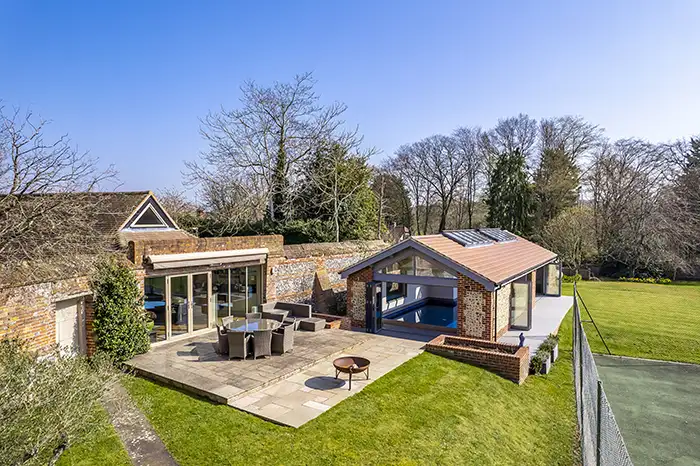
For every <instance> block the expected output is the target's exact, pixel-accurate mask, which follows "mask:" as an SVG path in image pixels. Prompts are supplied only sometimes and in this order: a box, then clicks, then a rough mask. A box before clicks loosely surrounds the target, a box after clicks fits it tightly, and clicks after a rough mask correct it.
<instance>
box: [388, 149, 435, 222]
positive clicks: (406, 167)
mask: <svg viewBox="0 0 700 466" xmlns="http://www.w3.org/2000/svg"><path fill="white" fill-rule="evenodd" d="M422 164H423V161H422V159H421V154H420V151H419V147H418V145H417V144H415V143H412V144H404V145H403V146H401V147H399V149H398V150H397V151H396V154H395V155H394V157H392V159H391V161H390V166H391V170H392V172H393V173H394V175H395V176H397V177H399V178H401V179H402V180H403V182H404V184H405V185H406V188H407V190H408V194H409V197H410V199H411V204H412V206H413V210H414V212H413V215H412V218H413V219H414V221H415V228H414V227H411V231H412V232H415V234H418V235H420V234H425V233H427V225H428V220H429V217H430V212H431V208H430V207H431V203H432V202H433V200H434V199H433V192H432V190H431V187H430V185H429V184H428V183H426V181H425V178H424V177H422V176H421V175H420V170H421V169H422ZM421 213H422V214H423V221H422V222H421Z"/></svg>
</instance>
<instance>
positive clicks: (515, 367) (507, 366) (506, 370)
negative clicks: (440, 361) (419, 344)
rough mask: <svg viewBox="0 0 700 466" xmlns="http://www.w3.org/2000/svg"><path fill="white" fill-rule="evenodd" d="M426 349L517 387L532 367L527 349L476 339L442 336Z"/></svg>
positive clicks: (428, 344)
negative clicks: (497, 376)
mask: <svg viewBox="0 0 700 466" xmlns="http://www.w3.org/2000/svg"><path fill="white" fill-rule="evenodd" d="M475 346H478V348H476V347H475ZM489 348H492V349H494V350H502V351H507V353H504V352H500V351H489V350H488V349H489ZM425 349H426V351H429V352H431V353H434V354H438V355H440V356H445V357H448V358H450V359H456V360H458V361H463V362H466V363H468V364H472V365H474V366H478V367H483V368H484V369H488V370H490V371H491V372H494V373H496V374H498V375H500V376H501V377H503V378H506V379H508V380H512V381H513V382H515V383H517V384H522V383H523V382H524V381H525V379H526V378H527V376H528V371H529V368H530V351H529V349H528V347H527V346H523V347H519V346H516V345H507V344H503V343H495V342H492V341H488V340H479V339H476V338H465V337H457V336H451V335H440V336H439V337H436V338H434V339H433V340H431V341H430V342H428V343H427V344H426V345H425Z"/></svg>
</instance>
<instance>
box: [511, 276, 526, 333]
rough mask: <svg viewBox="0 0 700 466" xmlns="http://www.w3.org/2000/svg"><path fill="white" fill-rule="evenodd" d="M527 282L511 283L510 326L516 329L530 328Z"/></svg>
mask: <svg viewBox="0 0 700 466" xmlns="http://www.w3.org/2000/svg"><path fill="white" fill-rule="evenodd" d="M530 285H531V282H530V281H529V280H524V281H521V282H513V283H512V285H511V292H510V326H511V327H513V328H516V329H523V330H527V329H529V328H530Z"/></svg>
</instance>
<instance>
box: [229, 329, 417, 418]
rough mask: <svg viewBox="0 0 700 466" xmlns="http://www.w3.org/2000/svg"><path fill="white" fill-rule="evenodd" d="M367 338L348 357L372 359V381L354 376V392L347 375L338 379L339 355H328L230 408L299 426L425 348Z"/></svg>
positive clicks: (390, 339)
mask: <svg viewBox="0 0 700 466" xmlns="http://www.w3.org/2000/svg"><path fill="white" fill-rule="evenodd" d="M364 335H365V341H364V342H363V343H361V344H359V345H357V346H355V347H354V348H352V351H351V352H350V353H348V354H347V355H353V356H362V357H365V358H367V359H369V360H370V361H371V365H370V378H369V380H367V379H366V378H365V375H364V374H358V375H356V376H354V377H353V380H352V390H348V382H347V378H348V377H347V375H346V374H341V375H340V377H339V379H336V378H335V369H334V368H333V359H335V357H338V356H329V357H327V358H325V359H323V360H322V361H319V362H318V363H316V364H314V365H313V366H311V367H309V368H307V369H305V370H303V371H301V372H299V373H297V374H295V375H292V376H291V377H289V378H287V379H285V380H283V381H280V382H277V383H275V384H273V385H271V386H269V387H266V388H264V389H262V390H259V391H256V392H253V393H250V394H248V395H246V396H244V397H241V398H237V399H236V400H234V401H232V402H230V403H229V405H230V406H233V407H235V408H238V409H240V410H243V411H246V412H249V413H251V414H254V415H256V416H259V417H262V418H263V419H267V420H269V421H272V422H275V423H277V424H282V425H286V426H290V427H300V426H302V425H303V424H305V423H307V422H309V421H310V420H312V419H314V418H316V417H318V416H320V415H321V414H323V413H324V412H325V411H327V410H329V409H330V408H332V407H333V406H335V405H336V404H338V403H340V402H341V401H343V400H345V399H347V398H348V397H350V396H352V395H354V394H355V393H358V392H359V391H361V390H362V389H363V388H365V387H366V386H367V385H369V384H371V383H372V382H374V381H375V380H377V379H378V378H380V377H381V376H383V375H384V374H386V373H387V372H389V371H391V370H393V369H395V368H396V367H398V366H400V365H401V364H403V363H404V362H406V361H408V360H409V359H411V358H413V357H415V356H417V355H418V354H420V352H421V351H422V347H423V345H424V343H423V341H420V340H415V339H406V338H395V337H391V336H387V335H382V334H380V335H368V334H364Z"/></svg>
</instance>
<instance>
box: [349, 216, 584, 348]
mask: <svg viewBox="0 0 700 466" xmlns="http://www.w3.org/2000/svg"><path fill="white" fill-rule="evenodd" d="M341 277H343V278H346V279H347V280H348V295H347V308H348V314H349V315H350V316H351V317H352V321H353V324H354V325H356V326H362V327H365V328H366V329H367V330H368V331H370V332H380V331H382V329H383V328H385V327H387V326H400V327H405V328H415V329H426V330H436V331H439V332H440V333H447V334H450V333H452V334H457V335H459V336H464V337H471V338H478V339H483V340H489V341H501V340H503V339H506V340H507V339H509V338H510V339H512V338H513V337H517V336H519V334H520V333H521V332H522V333H523V334H524V336H525V337H526V338H536V339H539V337H542V338H544V337H545V336H546V335H547V334H548V333H550V332H552V331H556V329H557V328H558V326H559V323H560V322H561V319H562V317H563V315H564V314H565V313H566V311H567V310H568V309H569V307H570V299H569V298H567V297H563V298H562V297H561V264H560V262H559V260H558V257H557V255H556V254H555V253H553V252H551V251H549V250H547V249H545V248H543V247H541V246H538V245H537V244H535V243H532V242H530V241H528V240H526V239H524V238H521V237H520V236H517V235H514V234H512V233H510V232H508V231H505V230H500V229H495V228H480V229H470V230H456V231H444V232H442V233H441V234H437V235H428V236H414V237H411V238H408V239H406V240H404V241H402V242H400V243H398V244H395V245H394V246H391V247H389V248H387V249H385V250H383V251H381V252H379V253H377V254H374V255H372V256H370V257H368V258H367V259H365V260H363V261H361V262H359V263H357V264H355V265H353V266H351V267H348V268H346V269H345V270H343V271H342V272H341ZM516 339H517V338H516ZM516 342H517V341H516ZM531 346H533V347H534V346H537V345H531Z"/></svg>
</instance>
